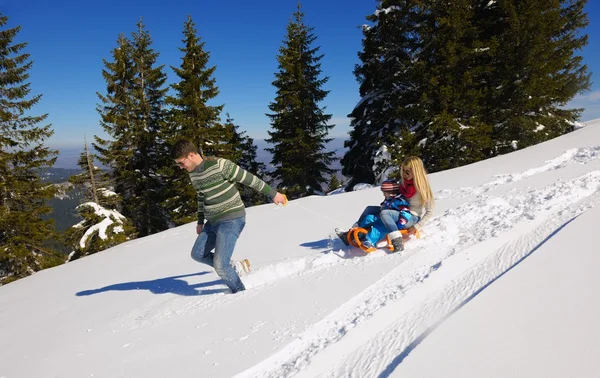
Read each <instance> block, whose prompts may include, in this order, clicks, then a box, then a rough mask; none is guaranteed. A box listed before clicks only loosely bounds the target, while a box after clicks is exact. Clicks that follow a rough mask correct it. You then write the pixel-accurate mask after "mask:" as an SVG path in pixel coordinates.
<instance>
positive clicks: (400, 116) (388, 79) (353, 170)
mask: <svg viewBox="0 0 600 378" xmlns="http://www.w3.org/2000/svg"><path fill="white" fill-rule="evenodd" d="M417 4H418V2H417V1H415V0H379V1H378V4H377V11H376V12H375V13H374V14H372V15H369V16H367V20H368V21H370V23H371V25H363V41H362V46H363V50H362V51H361V52H359V54H358V56H359V58H360V60H361V64H359V65H357V66H356V67H355V69H354V75H355V77H356V79H357V81H358V82H359V83H360V89H359V91H360V96H361V98H362V99H361V100H360V102H359V103H358V104H357V105H356V106H355V108H354V109H353V110H352V112H351V114H350V115H349V116H350V117H351V118H352V122H351V125H350V126H351V128H352V130H351V131H350V138H349V139H348V140H346V141H345V143H344V146H345V147H346V148H348V151H347V152H346V154H345V155H344V157H343V159H342V161H341V163H342V173H343V174H344V175H345V176H349V177H350V181H349V183H348V188H349V189H351V188H352V187H353V186H354V185H355V184H357V183H360V182H365V183H369V184H373V183H375V181H376V177H377V176H380V175H381V173H382V172H384V171H385V170H386V168H387V166H385V165H377V164H375V155H376V153H377V151H378V150H379V149H380V148H381V147H382V146H383V145H387V146H395V147H396V149H397V150H398V151H401V153H403V154H405V155H406V154H411V153H415V148H416V147H415V143H414V137H413V133H412V131H414V130H415V129H416V128H418V127H419V126H421V125H422V120H423V118H424V114H423V113H424V112H423V108H422V107H421V106H420V104H419V100H420V98H419V96H420V89H421V85H420V83H419V81H418V78H417V76H418V72H417V71H416V68H417V67H416V65H415V61H416V60H417V57H418V52H419V51H420V50H421V48H422V47H421V45H422V42H421V38H420V35H419V33H418V26H419V24H420V22H421V21H422V16H421V13H420V8H419V7H418V6H417ZM409 149H410V150H409Z"/></svg>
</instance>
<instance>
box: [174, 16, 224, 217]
mask: <svg viewBox="0 0 600 378" xmlns="http://www.w3.org/2000/svg"><path fill="white" fill-rule="evenodd" d="M183 34H184V39H183V41H182V42H183V47H181V48H179V50H180V51H181V52H182V53H183V58H182V63H181V66H180V67H171V68H172V69H173V71H174V72H175V74H177V76H178V77H179V82H177V83H175V84H173V85H171V87H172V88H173V89H174V91H175V95H174V96H170V97H168V99H167V102H168V103H169V104H170V105H172V109H171V113H170V123H171V127H172V131H171V133H170V136H169V142H170V143H175V141H176V140H177V139H180V138H183V139H187V140H189V141H191V142H192V143H194V144H195V145H196V146H198V147H199V148H200V149H201V150H202V152H203V154H204V155H208V156H211V155H215V156H219V157H224V158H231V157H232V156H233V153H234V151H233V149H232V146H231V145H229V143H227V142H228V141H229V140H230V139H231V138H232V137H233V134H232V131H231V130H230V129H228V128H227V127H226V126H225V125H223V124H221V123H220V116H221V111H222V109H223V105H217V106H213V105H209V104H208V102H209V101H210V100H213V99H214V98H215V97H216V96H217V95H218V94H219V89H218V87H217V85H216V79H215V78H214V72H215V70H216V66H212V67H209V66H208V64H209V59H210V53H209V52H208V51H205V50H204V42H202V41H201V39H200V37H198V33H197V30H196V27H195V24H194V22H193V20H192V18H191V16H188V18H187V20H186V22H185V24H184V30H183ZM171 167H172V168H171V170H170V177H171V180H170V181H171V185H170V190H171V191H172V192H171V194H170V195H169V196H168V198H169V199H168V200H167V201H166V202H165V204H164V206H165V207H166V208H168V209H170V211H171V212H172V214H173V219H174V221H175V223H176V224H183V223H187V222H190V221H192V220H194V219H195V218H196V216H197V213H198V205H197V202H196V192H195V190H194V189H193V187H192V186H191V184H190V182H189V176H188V175H187V173H186V172H185V171H184V170H181V169H179V168H177V167H175V165H174V164H171Z"/></svg>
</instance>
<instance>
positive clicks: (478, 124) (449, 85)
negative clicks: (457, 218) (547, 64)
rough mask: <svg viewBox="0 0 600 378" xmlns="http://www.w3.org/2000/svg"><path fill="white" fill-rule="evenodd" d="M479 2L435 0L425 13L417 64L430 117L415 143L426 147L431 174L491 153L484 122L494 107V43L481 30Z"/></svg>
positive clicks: (422, 150)
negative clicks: (491, 81) (491, 89)
mask: <svg viewBox="0 0 600 378" xmlns="http://www.w3.org/2000/svg"><path fill="white" fill-rule="evenodd" d="M477 3H479V4H481V3H482V2H481V1H479V0H456V1H452V2H435V1H434V2H431V3H430V5H429V7H428V8H425V9H422V12H421V14H422V16H423V17H424V22H422V23H421V24H420V27H419V31H420V35H421V37H422V39H423V41H424V45H423V49H421V51H420V53H419V59H418V61H417V62H416V63H415V66H416V67H417V68H416V70H417V71H418V72H419V75H420V76H419V79H418V80H419V82H420V83H422V85H421V91H420V101H419V106H421V107H423V108H424V110H425V111H424V112H423V114H424V115H425V117H424V118H423V119H422V124H423V127H420V128H418V129H416V130H415V131H416V135H417V138H415V139H414V140H413V143H421V144H420V146H419V147H420V154H421V155H422V156H423V160H424V162H425V164H426V165H427V167H428V169H429V171H431V172H434V171H439V170H443V169H448V168H453V167H458V166H461V165H465V164H469V163H473V162H476V161H478V160H482V159H485V158H486V157H489V155H490V152H491V149H492V141H491V130H492V128H491V125H490V124H488V123H486V122H485V120H484V118H483V113H484V111H485V109H486V107H488V106H490V104H488V103H487V102H486V100H487V91H488V90H489V84H488V83H489V79H490V72H491V65H490V63H491V58H490V54H491V52H490V43H489V42H490V41H488V40H485V39H484V36H483V34H482V31H481V29H480V27H479V21H478V18H477V12H476V11H477V10H478V8H477V7H476V6H474V5H476V4H477Z"/></svg>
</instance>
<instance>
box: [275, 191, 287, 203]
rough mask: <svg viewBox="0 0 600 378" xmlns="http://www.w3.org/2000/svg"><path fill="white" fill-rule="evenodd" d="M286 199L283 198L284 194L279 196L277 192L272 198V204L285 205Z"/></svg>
mask: <svg viewBox="0 0 600 378" xmlns="http://www.w3.org/2000/svg"><path fill="white" fill-rule="evenodd" d="M287 201H288V199H287V197H286V196H285V194H281V193H279V192H277V194H275V197H273V202H275V204H276V205H284V206H285V205H287Z"/></svg>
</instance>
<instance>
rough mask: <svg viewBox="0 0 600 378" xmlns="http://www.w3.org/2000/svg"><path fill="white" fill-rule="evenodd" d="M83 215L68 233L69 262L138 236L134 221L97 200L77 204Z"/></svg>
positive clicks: (65, 237)
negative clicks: (70, 250) (98, 202)
mask: <svg viewBox="0 0 600 378" xmlns="http://www.w3.org/2000/svg"><path fill="white" fill-rule="evenodd" d="M77 212H78V213H79V215H80V216H81V217H82V218H83V220H82V221H81V222H79V223H78V224H76V225H74V226H72V227H70V228H69V229H68V230H67V231H66V232H65V236H64V239H65V244H66V245H67V246H69V247H70V248H71V249H72V252H71V254H70V255H69V261H73V260H77V259H78V258H80V257H83V256H87V255H91V254H93V253H96V252H100V251H103V250H105V249H108V248H110V247H114V246H116V245H119V244H121V243H123V242H126V241H128V240H131V239H135V237H136V232H135V228H134V227H133V225H132V224H131V222H130V221H129V220H128V219H127V218H125V217H124V216H123V215H122V214H120V213H119V212H118V211H116V210H112V209H108V208H105V207H103V206H101V205H99V204H97V203H96V202H91V201H90V202H84V203H82V204H81V205H79V206H77Z"/></svg>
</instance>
